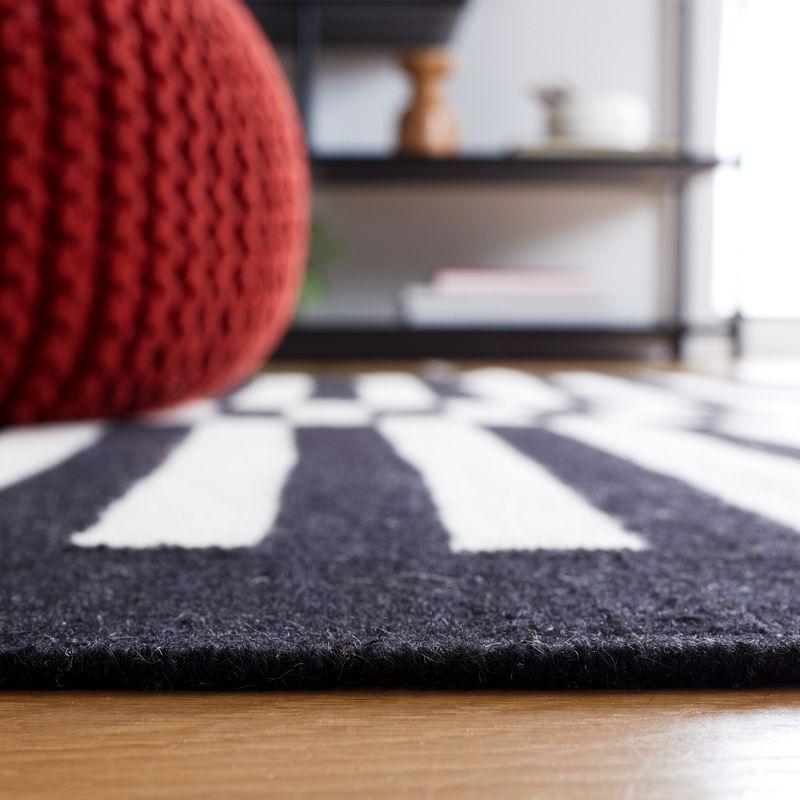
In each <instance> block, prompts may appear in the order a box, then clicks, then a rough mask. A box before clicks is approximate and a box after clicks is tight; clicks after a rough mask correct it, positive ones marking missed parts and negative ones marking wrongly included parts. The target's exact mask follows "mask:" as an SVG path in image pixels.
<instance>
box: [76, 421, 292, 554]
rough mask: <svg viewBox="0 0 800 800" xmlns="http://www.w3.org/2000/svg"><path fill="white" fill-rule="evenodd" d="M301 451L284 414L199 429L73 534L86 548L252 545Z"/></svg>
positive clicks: (266, 527) (265, 530)
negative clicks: (91, 523) (89, 524)
mask: <svg viewBox="0 0 800 800" xmlns="http://www.w3.org/2000/svg"><path fill="white" fill-rule="evenodd" d="M296 461H297V450H296V447H295V443H294V437H293V435H292V433H291V430H290V428H289V426H288V425H287V424H286V423H285V422H283V421H281V420H272V419H258V418H235V417H228V418H225V419H217V420H214V421H210V422H207V423H205V424H204V425H200V426H198V427H197V428H195V429H194V430H193V431H192V432H191V433H190V434H189V435H188V436H187V437H186V439H184V440H183V441H182V442H181V443H180V444H178V445H177V446H176V447H175V449H174V450H173V451H172V453H170V455H169V456H168V457H167V459H166V460H165V461H164V462H163V464H161V466H159V467H158V468H157V469H156V470H154V471H153V472H152V473H150V474H149V475H148V476H147V477H145V478H143V479H142V480H140V481H138V482H137V483H136V484H134V485H133V487H131V489H129V490H128V491H127V492H126V493H125V494H124V495H123V496H122V497H120V498H119V499H117V500H115V501H114V502H113V503H111V504H110V505H109V506H108V508H106V510H105V511H104V512H103V513H102V514H101V516H100V519H99V520H98V521H97V523H96V524H95V525H93V526H92V527H90V528H89V529H87V530H86V531H83V532H81V533H77V534H74V535H73V536H72V543H73V544H76V545H81V546H83V547H93V546H96V545H107V546H109V547H132V548H144V547H158V546H160V545H168V546H174V547H224V548H232V547H248V546H251V545H255V544H257V543H258V542H259V541H261V539H263V538H264V536H266V535H267V534H268V532H269V530H270V528H271V527H272V525H273V523H274V521H275V518H276V516H277V514H278V510H279V507H280V499H281V493H282V490H283V486H284V484H285V482H286V478H287V476H288V475H289V472H290V470H291V469H292V467H293V466H294V465H295V463H296Z"/></svg>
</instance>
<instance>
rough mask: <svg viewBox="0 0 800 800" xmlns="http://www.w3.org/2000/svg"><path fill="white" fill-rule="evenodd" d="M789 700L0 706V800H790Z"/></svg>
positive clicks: (794, 763)
mask: <svg viewBox="0 0 800 800" xmlns="http://www.w3.org/2000/svg"><path fill="white" fill-rule="evenodd" d="M799 795H800V691H794V690H791V691H789V690H776V691H747V692H659V693H616V692H615V693H608V692H581V693H533V692H532V693H528V692H518V693H500V692H497V693H460V694H457V693H439V692H429V693H419V692H414V693H411V692H401V691H395V692H329V693H314V694H308V693H292V694H289V693H241V694H213V693H209V694H161V695H142V694H109V693H89V692H86V693H73V692H70V693H49V694H48V693H38V694H30V693H6V694H0V797H2V798H4V800H10V798H22V797H25V798H68V799H69V798H76V800H77V799H78V798H80V800H87V798H102V797H113V798H117V799H118V798H133V797H135V798H196V799H198V800H199V799H200V798H244V797H247V798H249V797H276V798H298V797H310V798H338V797H341V798H352V797H365V798H376V799H378V798H406V797H408V798H422V797H433V798H465V799H466V800H469V798H508V799H509V800H515V798H525V800H534V798H559V799H562V800H570V798H603V800H614V798H624V800H636V799H638V798H678V799H679V800H702V799H703V798H725V800H731V798H765V799H766V798H769V800H776V798H784V797H785V798H793V800H794V798H797V797H798V796H799Z"/></svg>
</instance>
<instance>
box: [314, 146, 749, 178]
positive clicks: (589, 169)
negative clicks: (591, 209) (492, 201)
mask: <svg viewBox="0 0 800 800" xmlns="http://www.w3.org/2000/svg"><path fill="white" fill-rule="evenodd" d="M723 165H730V166H733V165H734V164H730V162H724V161H722V160H721V159H719V158H717V157H714V156H698V155H692V154H688V153H680V154H675V155H671V154H652V155H651V154H646V153H642V154H633V155H620V156H608V155H603V156H585V155H576V156H566V155H557V156H556V155H552V156H551V155H541V156H527V155H526V156H520V157H517V156H500V157H491V156H483V155H464V156H456V157H448V158H420V157H405V156H389V157H381V156H360V155H317V156H315V157H314V158H313V159H312V166H313V171H314V176H315V177H316V178H317V179H318V180H320V181H324V182H329V183H415V182H423V183H424V182H430V183H436V182H441V183H455V182H462V183H469V182H474V183H484V182H485V183H492V182H497V183H531V182H537V181H538V182H561V181H573V182H576V181H577V182H593V181H597V182H623V183H624V182H635V181H658V182H665V181H679V180H682V179H684V178H686V177H689V176H691V175H694V174H697V173H700V172H705V171H708V170H711V169H715V168H716V167H719V166H723Z"/></svg>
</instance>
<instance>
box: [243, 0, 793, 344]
mask: <svg viewBox="0 0 800 800" xmlns="http://www.w3.org/2000/svg"><path fill="white" fill-rule="evenodd" d="M248 5H249V7H250V9H251V10H252V11H253V12H254V14H255V15H256V17H257V18H258V20H259V22H260V23H261V24H262V25H263V27H264V29H265V30H266V31H267V33H268V34H269V35H270V37H271V38H272V40H273V42H274V43H275V45H276V47H277V48H278V51H279V54H280V57H281V59H282V61H283V63H284V66H285V68H286V71H287V73H288V75H289V76H290V79H291V80H292V82H293V85H294V88H295V93H296V96H297V99H298V102H299V106H300V109H301V112H302V115H303V118H304V123H305V126H306V132H307V138H308V142H309V147H310V151H311V154H312V164H313V170H314V180H315V187H314V188H315V203H314V206H315V208H314V230H313V244H312V252H311V256H310V263H309V278H308V282H307V285H306V289H305V291H304V295H303V299H302V303H301V306H300V309H299V311H298V314H297V318H296V320H295V323H294V326H293V329H292V331H291V332H290V334H289V336H288V337H287V339H286V340H285V341H284V343H283V345H282V347H281V350H280V353H279V355H280V356H283V357H294V358H297V357H300V358H317V359H319V358H366V357H374V358H391V357H475V358H511V357H531V358H533V357H541V356H556V357H564V358H567V357H570V358H583V357H594V356H597V357H620V356H631V357H640V356H648V357H655V358H686V357H689V358H702V357H709V358H719V357H720V356H724V357H726V358H727V357H730V356H736V355H741V354H743V353H744V354H745V355H757V356H761V355H788V356H791V355H798V354H800V321H799V320H798V318H800V301H799V300H798V298H800V269H798V267H799V266H800V263H799V257H800V243H798V239H797V235H796V234H795V228H796V225H795V224H794V217H795V208H796V202H795V197H794V195H795V192H794V186H795V185H796V180H795V179H796V178H797V177H798V173H800V164H798V156H797V151H796V146H795V143H796V142H797V141H798V138H799V137H800V112H799V111H798V108H797V103H796V102H794V101H793V100H792V98H793V90H794V85H793V82H794V76H795V75H796V74H798V69H797V68H798V66H800V64H798V61H800V52H799V51H798V48H797V47H796V42H795V38H796V34H795V32H796V31H797V30H798V23H800V4H798V3H796V2H793V0H751V2H747V1H746V0H558V2H555V0H347V1H346V2H345V1H344V0H316V2H311V1H309V2H305V1H302V0H249V2H248Z"/></svg>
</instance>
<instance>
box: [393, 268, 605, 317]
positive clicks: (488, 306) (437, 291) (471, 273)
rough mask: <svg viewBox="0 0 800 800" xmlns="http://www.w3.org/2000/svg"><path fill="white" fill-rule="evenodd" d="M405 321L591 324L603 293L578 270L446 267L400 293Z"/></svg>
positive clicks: (599, 314) (601, 314)
mask: <svg viewBox="0 0 800 800" xmlns="http://www.w3.org/2000/svg"><path fill="white" fill-rule="evenodd" d="M400 308H401V314H402V317H403V320H404V321H405V322H406V323H407V324H408V325H411V326H414V327H426V328H429V327H440V328H457V327H480V326H483V327H492V328H497V327H536V326H551V327H557V326H559V325H576V324H584V325H590V324H592V323H597V322H600V321H602V320H603V319H605V318H606V313H605V308H604V304H603V295H602V293H601V292H600V291H599V290H598V289H597V287H596V286H595V285H594V284H593V283H592V281H591V279H590V278H589V277H588V276H587V275H586V274H585V273H584V272H583V271H580V270H573V269H540V268H531V269H525V268H511V267H466V268H447V269H441V270H439V271H438V272H436V273H435V274H434V276H433V278H432V279H431V281H430V283H426V284H421V283H413V284H410V285H408V286H406V287H405V288H404V289H403V290H402V291H401V293H400Z"/></svg>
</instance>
